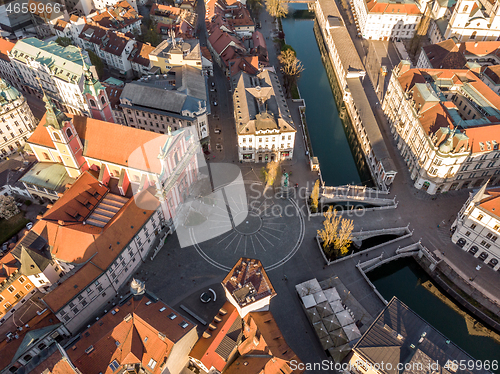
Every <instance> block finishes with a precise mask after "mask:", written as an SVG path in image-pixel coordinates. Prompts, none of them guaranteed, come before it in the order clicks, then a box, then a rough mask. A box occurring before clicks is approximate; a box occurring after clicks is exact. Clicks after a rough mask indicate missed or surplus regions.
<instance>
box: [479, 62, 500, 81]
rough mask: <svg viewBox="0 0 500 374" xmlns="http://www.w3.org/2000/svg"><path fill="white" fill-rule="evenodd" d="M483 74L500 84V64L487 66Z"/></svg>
mask: <svg viewBox="0 0 500 374" xmlns="http://www.w3.org/2000/svg"><path fill="white" fill-rule="evenodd" d="M482 70H483V74H484V75H486V76H488V78H490V79H491V80H492V81H493V83H495V84H500V65H492V66H485V67H484V68H483V69H482Z"/></svg>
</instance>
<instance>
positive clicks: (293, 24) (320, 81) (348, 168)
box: [282, 4, 371, 186]
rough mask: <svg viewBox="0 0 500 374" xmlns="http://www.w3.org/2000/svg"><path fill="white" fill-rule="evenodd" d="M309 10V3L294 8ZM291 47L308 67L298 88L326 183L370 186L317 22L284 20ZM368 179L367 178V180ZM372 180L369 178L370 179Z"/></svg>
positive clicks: (285, 31)
mask: <svg viewBox="0 0 500 374" xmlns="http://www.w3.org/2000/svg"><path fill="white" fill-rule="evenodd" d="M295 9H307V5H306V4H293V5H290V13H293V11H294V10H295ZM282 25H283V32H284V33H285V38H286V42H287V44H289V45H291V46H292V47H293V48H294V49H295V51H296V52H297V57H298V59H299V60H300V61H302V64H303V65H304V68H305V69H304V71H303V72H302V74H301V76H300V78H299V82H298V86H299V90H300V94H301V96H302V98H303V99H305V101H306V120H307V128H308V131H309V136H310V139H311V143H312V147H313V153H314V156H316V157H318V159H319V162H320V167H321V174H322V177H323V180H324V181H325V184H326V185H328V186H338V185H344V184H348V183H351V184H360V183H363V182H365V183H367V184H370V183H371V181H370V180H369V179H368V180H362V179H361V177H360V174H359V173H358V168H357V166H356V163H355V161H354V157H353V154H352V152H351V148H350V146H349V142H348V140H347V137H346V134H345V131H344V127H343V126H342V121H341V120H340V117H339V111H338V108H337V105H336V104H335V98H334V96H333V93H332V89H331V87H330V83H329V81H328V76H327V73H326V70H325V67H324V66H323V63H322V60H321V53H320V51H319V49H318V46H317V43H316V37H315V36H314V31H313V28H314V19H297V18H294V17H293V16H289V17H287V18H285V19H283V21H282ZM362 174H363V173H362ZM366 178H367V177H364V178H363V179H366ZM368 178H369V177H368Z"/></svg>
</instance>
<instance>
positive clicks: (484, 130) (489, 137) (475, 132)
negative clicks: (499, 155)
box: [465, 124, 500, 153]
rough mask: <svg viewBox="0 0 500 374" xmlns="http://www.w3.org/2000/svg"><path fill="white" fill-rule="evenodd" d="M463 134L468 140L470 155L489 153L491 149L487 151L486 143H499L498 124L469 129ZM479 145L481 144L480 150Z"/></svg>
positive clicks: (499, 129) (499, 127) (499, 130)
mask: <svg viewBox="0 0 500 374" xmlns="http://www.w3.org/2000/svg"><path fill="white" fill-rule="evenodd" d="M465 134H466V135H467V136H468V138H469V144H470V149H471V152H472V153H481V152H491V150H492V149H491V148H490V149H488V147H487V145H486V142H490V144H491V143H492V142H493V140H495V141H496V142H498V143H500V124H493V125H488V126H475V127H469V128H467V130H465ZM479 143H482V149H481V145H480V144H479Z"/></svg>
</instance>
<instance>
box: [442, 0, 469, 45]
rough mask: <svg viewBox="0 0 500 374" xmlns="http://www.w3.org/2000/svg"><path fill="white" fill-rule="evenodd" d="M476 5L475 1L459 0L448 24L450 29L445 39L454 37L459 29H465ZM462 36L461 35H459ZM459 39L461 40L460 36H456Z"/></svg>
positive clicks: (447, 30)
mask: <svg viewBox="0 0 500 374" xmlns="http://www.w3.org/2000/svg"><path fill="white" fill-rule="evenodd" d="M475 4H476V1H475V0H458V2H457V3H456V4H455V10H454V11H453V14H452V16H451V19H450V23H449V24H448V28H447V29H446V34H445V39H448V38H451V37H452V36H454V35H453V34H454V31H455V30H457V29H464V28H465V25H466V24H467V22H468V21H469V18H470V13H471V12H472V9H473V7H474V5H475ZM459 34H460V35H461V33H459ZM456 36H457V38H458V37H459V38H461V37H460V36H459V35H456Z"/></svg>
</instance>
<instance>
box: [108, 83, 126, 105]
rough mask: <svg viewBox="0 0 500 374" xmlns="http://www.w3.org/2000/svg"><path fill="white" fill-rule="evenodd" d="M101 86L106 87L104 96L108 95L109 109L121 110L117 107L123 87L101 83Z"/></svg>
mask: <svg viewBox="0 0 500 374" xmlns="http://www.w3.org/2000/svg"><path fill="white" fill-rule="evenodd" d="M103 86H104V87H106V94H107V95H108V100H109V104H110V105H111V108H113V109H118V110H121V109H120V108H119V106H120V96H121V95H122V91H123V87H117V86H111V85H108V84H106V83H103Z"/></svg>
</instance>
